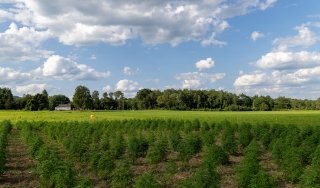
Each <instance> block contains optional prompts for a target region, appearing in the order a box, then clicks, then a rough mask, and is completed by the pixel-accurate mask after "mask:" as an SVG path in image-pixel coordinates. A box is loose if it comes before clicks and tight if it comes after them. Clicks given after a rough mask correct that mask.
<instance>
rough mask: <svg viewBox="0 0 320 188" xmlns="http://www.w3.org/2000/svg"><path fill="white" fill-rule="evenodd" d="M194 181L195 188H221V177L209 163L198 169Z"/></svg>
mask: <svg viewBox="0 0 320 188" xmlns="http://www.w3.org/2000/svg"><path fill="white" fill-rule="evenodd" d="M192 180H193V187H207V188H218V187H220V176H219V174H218V173H217V172H216V170H215V168H214V167H213V166H212V165H210V164H208V163H204V164H202V165H201V166H200V167H199V168H198V170H197V171H196V172H195V174H194V176H193V178H192Z"/></svg>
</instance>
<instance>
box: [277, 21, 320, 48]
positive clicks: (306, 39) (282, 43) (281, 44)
mask: <svg viewBox="0 0 320 188" xmlns="http://www.w3.org/2000/svg"><path fill="white" fill-rule="evenodd" d="M296 30H297V31H298V35H296V36H293V37H286V38H277V39H275V40H274V41H273V44H274V45H275V46H276V50H277V51H287V50H288V49H290V48H293V47H304V48H306V47H309V46H312V45H314V44H316V43H317V42H318V41H319V37H318V36H317V35H316V34H315V33H314V32H312V31H311V30H310V28H308V27H306V26H304V25H302V26H299V27H297V28H296Z"/></svg>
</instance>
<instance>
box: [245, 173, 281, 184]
mask: <svg viewBox="0 0 320 188" xmlns="http://www.w3.org/2000/svg"><path fill="white" fill-rule="evenodd" d="M273 187H276V185H275V183H274V180H273V179H272V178H271V177H270V176H269V175H268V174H267V173H266V172H265V171H263V170H259V172H258V173H257V174H255V175H254V176H253V177H252V178H251V180H250V184H249V188H273Z"/></svg>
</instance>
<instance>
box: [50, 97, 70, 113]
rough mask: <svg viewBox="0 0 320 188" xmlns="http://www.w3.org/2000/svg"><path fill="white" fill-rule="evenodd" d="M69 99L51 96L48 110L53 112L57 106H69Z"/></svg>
mask: <svg viewBox="0 0 320 188" xmlns="http://www.w3.org/2000/svg"><path fill="white" fill-rule="evenodd" d="M69 103H70V99H69V98H68V97H66V96H64V95H53V96H50V97H49V110H54V108H55V107H56V106H58V105H59V104H69Z"/></svg>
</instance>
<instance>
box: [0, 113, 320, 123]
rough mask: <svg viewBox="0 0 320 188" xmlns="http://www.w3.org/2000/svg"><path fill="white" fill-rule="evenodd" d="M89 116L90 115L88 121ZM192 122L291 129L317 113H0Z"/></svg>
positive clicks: (7, 116) (316, 119)
mask: <svg viewBox="0 0 320 188" xmlns="http://www.w3.org/2000/svg"><path fill="white" fill-rule="evenodd" d="M91 115H94V118H92V116H91ZM153 118H156V119H189V120H192V119H195V118H198V119H199V120H200V121H203V120H205V121H208V122H221V121H224V120H228V121H231V122H237V123H242V122H249V123H253V124H255V123H262V122H267V123H272V124H274V123H280V124H295V125H317V124H318V125H319V124H320V111H280V112H277V111H273V112H209V111H168V110H144V111H65V112H63V111H62V112H57V111H38V112H30V111H0V120H11V121H12V122H17V121H21V120H22V121H23V120H26V121H66V120H67V121H100V120H123V119H153Z"/></svg>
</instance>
